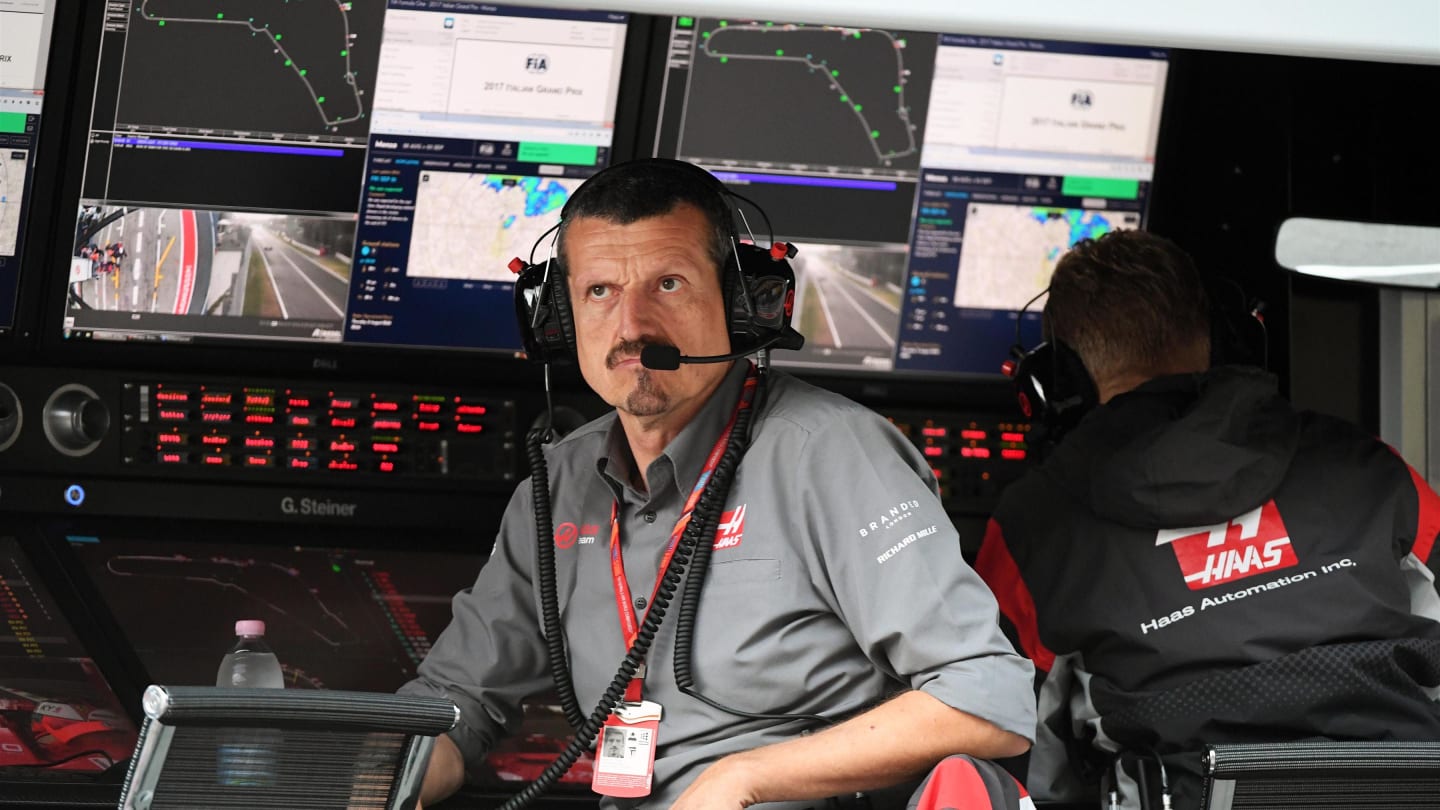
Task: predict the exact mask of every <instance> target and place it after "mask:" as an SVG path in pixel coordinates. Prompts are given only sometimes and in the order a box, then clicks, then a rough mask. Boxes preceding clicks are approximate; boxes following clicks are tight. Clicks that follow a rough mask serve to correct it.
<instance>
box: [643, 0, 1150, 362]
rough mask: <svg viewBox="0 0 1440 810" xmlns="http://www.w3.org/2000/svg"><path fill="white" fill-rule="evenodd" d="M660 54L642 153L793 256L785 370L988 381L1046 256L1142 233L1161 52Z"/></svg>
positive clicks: (900, 41) (710, 35)
mask: <svg viewBox="0 0 1440 810" xmlns="http://www.w3.org/2000/svg"><path fill="white" fill-rule="evenodd" d="M668 36H669V42H668V43H667V50H666V53H667V59H666V62H665V66H664V70H663V78H662V80H661V81H660V85H661V94H662V99H661V103H660V107H659V115H660V118H659V121H658V122H657V126H656V135H655V142H654V147H653V152H654V154H656V155H660V156H674V157H679V158H682V159H685V160H690V161H693V162H695V163H698V164H700V165H702V166H705V167H706V168H708V169H710V170H711V171H712V172H714V173H715V174H716V175H717V176H718V177H720V178H721V179H722V180H724V181H725V182H726V183H727V184H728V185H730V187H731V188H732V189H734V190H735V191H737V192H739V193H740V194H743V195H744V196H746V197H748V198H750V199H752V200H754V201H755V202H756V203H757V204H759V205H760V206H761V207H762V208H763V209H764V210H765V211H766V213H767V214H768V215H769V218H770V220H771V221H772V222H774V224H775V228H776V232H775V234H774V236H775V237H776V238H780V239H785V240H793V241H794V242H795V243H796V244H797V245H798V247H799V254H798V255H797V256H796V258H795V260H794V262H793V263H794V265H795V270H796V276H797V291H796V299H795V325H796V327H797V328H798V329H799V330H800V331H801V332H802V333H803V334H804V335H805V337H806V343H805V347H804V349H802V350H800V351H798V352H779V353H777V354H776V356H775V361H776V363H777V364H779V365H786V366H790V367H798V368H803V369H810V370H814V371H824V372H834V373H862V374H863V373H868V372H883V373H892V374H893V373H900V374H912V375H916V376H922V375H923V376H953V375H966V376H969V375H993V374H998V373H999V367H1000V363H1001V362H1002V361H1003V360H1004V359H1005V358H1006V353H1007V350H1008V349H1009V347H1010V345H1011V344H1013V343H1014V342H1016V338H1017V334H1018V336H1019V337H1020V340H1021V342H1022V343H1033V342H1036V341H1038V339H1039V326H1038V314H1037V313H1038V305H1037V306H1036V307H1035V309H1034V311H1033V312H1029V313H1028V314H1024V315H1021V314H1020V310H1021V309H1022V308H1023V307H1024V305H1025V303H1026V302H1027V301H1029V300H1030V299H1032V298H1034V297H1035V296H1036V295H1037V294H1040V293H1041V292H1043V290H1044V288H1045V286H1046V284H1047V282H1048V279H1049V275H1050V272H1051V270H1053V268H1054V266H1055V262H1056V260H1057V259H1058V258H1059V256H1060V254H1061V253H1063V252H1064V251H1065V250H1067V249H1068V248H1069V247H1070V246H1071V245H1073V244H1074V243H1075V242H1077V241H1079V240H1080V239H1082V238H1084V237H1087V236H1098V235H1100V234H1102V233H1105V232H1106V231H1109V230H1113V229H1117V228H1137V227H1142V226H1143V224H1144V217H1145V213H1146V207H1147V204H1148V200H1149V195H1150V181H1151V178H1152V176H1153V172H1154V163H1155V159H1154V156H1155V147H1156V141H1157V140H1158V133H1159V124H1160V112H1161V106H1162V102H1163V98H1164V90H1165V77H1166V66H1167V59H1168V54H1167V53H1166V52H1165V51H1163V50H1157V49H1152V48H1135V47H1123V46H1097V45H1086V44H1081V43H1069V42H1053V41H1039V40H1030V39H1002V38H995V37H972V36H961V35H953V34H939V35H937V34H922V33H915V32H906V31H890V30H881V29H875V28H851V27H842V26H827V25H800V24H789V23H778V22H772V21H749V20H726V19H710V18H703V17H677V18H674V19H673V20H672V21H671V23H670V26H669V30H668ZM751 224H752V226H753V225H755V223H753V222H752V223H751ZM757 230H758V229H757ZM755 235H756V236H757V237H758V238H759V239H761V240H764V239H767V238H769V236H770V235H769V234H767V233H758V232H757V233H756V234H755ZM1017 326H1018V327H1019V329H1018V331H1017Z"/></svg>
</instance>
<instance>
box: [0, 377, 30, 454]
mask: <svg viewBox="0 0 1440 810" xmlns="http://www.w3.org/2000/svg"><path fill="white" fill-rule="evenodd" d="M24 424H25V411H24V408H22V407H21V405H20V397H19V396H17V395H16V394H15V391H14V390H13V389H11V388H10V386H8V385H6V384H5V383H0V451H3V450H5V449H7V448H9V447H10V445H12V444H14V443H15V440H16V439H18V438H19V437H20V428H21V427H23V426H24Z"/></svg>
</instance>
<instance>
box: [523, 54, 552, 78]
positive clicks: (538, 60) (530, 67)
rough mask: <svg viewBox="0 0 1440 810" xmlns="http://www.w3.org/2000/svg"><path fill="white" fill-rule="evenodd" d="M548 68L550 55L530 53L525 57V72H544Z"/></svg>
mask: <svg viewBox="0 0 1440 810" xmlns="http://www.w3.org/2000/svg"><path fill="white" fill-rule="evenodd" d="M549 69H550V57H548V56H546V55H545V54H543V53H532V54H530V55H529V56H527V57H525V71H526V72H527V73H544V72H545V71H547V70H549Z"/></svg>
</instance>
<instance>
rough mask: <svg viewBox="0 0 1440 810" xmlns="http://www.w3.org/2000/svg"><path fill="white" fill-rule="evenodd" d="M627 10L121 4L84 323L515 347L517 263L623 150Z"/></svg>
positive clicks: (157, 333) (81, 295) (105, 54)
mask: <svg viewBox="0 0 1440 810" xmlns="http://www.w3.org/2000/svg"><path fill="white" fill-rule="evenodd" d="M627 25H628V16H627V15H625V14H620V13H610V12H600V11H561V10H553V9H522V8H519V7H511V6H497V5H493V4H488V3H480V2H465V1H464V0H389V2H378V1H377V2H366V3H337V2H318V0H311V1H310V2H299V1H298V0H297V2H286V1H285V0H217V1H216V2H211V3H205V4H203V7H201V6H198V5H196V4H195V3H193V2H187V1H186V0H109V2H108V4H107V14H106V18H105V24H104V26H103V31H102V33H101V35H100V38H99V41H98V42H97V43H95V47H97V48H98V59H99V69H98V70H97V73H96V78H95V84H94V96H93V105H92V109H91V110H89V115H90V120H89V128H88V130H86V131H85V132H84V135H85V137H86V138H87V142H86V144H85V150H84V157H85V160H84V176H83V180H82V183H81V193H80V199H79V201H78V203H79V204H78V205H77V208H76V211H75V216H76V227H75V240H74V249H73V251H72V252H71V253H72V255H71V256H69V257H68V259H67V266H66V267H64V268H60V269H59V271H60V272H66V273H68V295H67V296H66V303H65V313H64V321H63V329H64V335H65V337H67V338H70V339H92V340H93V339H109V340H131V341H136V340H138V341H157V342H158V341H167V342H197V341H198V342H236V341H241V342H253V341H259V340H268V341H286V342H299V343H307V342H308V343H362V344H367V345H379V346H399V347H437V348H449V349H462V350H480V351H490V352H497V353H510V354H513V353H515V352H517V351H518V350H519V348H520V338H519V332H518V329H517V327H516V325H515V323H514V317H513V303H512V297H511V282H510V277H511V275H510V272H509V270H508V269H507V264H508V262H509V261H510V259H511V258H512V257H514V256H516V255H520V254H523V253H526V252H527V251H528V250H529V248H530V245H531V243H532V242H533V241H534V239H535V237H536V236H537V235H538V234H539V233H541V232H543V231H544V230H545V229H546V228H549V227H550V226H551V225H553V224H554V223H555V221H556V220H557V219H558V211H559V208H560V206H561V205H563V204H564V202H565V200H566V199H568V197H569V194H570V193H571V192H572V191H573V190H574V188H575V187H576V186H577V185H578V184H579V183H580V182H581V181H583V180H584V179H585V178H586V177H588V176H589V175H590V174H593V173H594V172H596V171H598V170H599V169H601V168H604V166H606V165H607V164H608V163H609V161H610V159H611V150H612V147H613V143H612V142H613V138H614V129H615V110H616V107H617V103H618V102H617V99H618V95H619V87H620V73H621V63H622V57H623V54H624V49H625V42H626V33H627Z"/></svg>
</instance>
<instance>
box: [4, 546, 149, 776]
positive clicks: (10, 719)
mask: <svg viewBox="0 0 1440 810" xmlns="http://www.w3.org/2000/svg"><path fill="white" fill-rule="evenodd" d="M0 611H3V612H4V615H5V630H4V631H0V778H5V777H6V776H9V775H12V774H14V773H17V772H24V773H40V772H60V771H65V772H72V771H89V772H100V771H104V770H106V769H108V768H109V767H110V766H112V765H114V764H115V763H117V762H120V761H123V760H125V759H128V758H129V756H130V752H131V750H133V749H134V747H135V737H136V729H135V726H134V724H133V723H131V722H130V719H129V717H128V716H127V714H126V712H125V710H124V707H123V706H121V704H120V701H119V699H118V698H117V697H116V696H115V693H114V692H113V691H112V690H111V688H110V685H109V683H108V682H107V681H106V680H105V677H104V675H102V674H101V672H100V670H99V668H98V667H97V666H96V665H95V662H94V660H93V659H92V658H91V656H90V653H89V652H88V651H87V650H86V649H85V647H84V646H83V645H82V643H81V641H80V638H79V637H78V636H77V635H76V633H75V630H74V628H73V627H71V625H70V623H69V622H67V621H66V620H65V618H64V616H63V615H62V614H61V612H60V606H59V605H58V604H57V602H56V599H55V596H54V595H53V594H52V593H51V592H50V591H49V590H48V589H47V588H46V586H45V583H44V582H43V581H42V580H41V578H40V576H39V574H38V572H37V571H36V570H35V568H34V566H33V565H32V563H31V562H30V560H29V559H28V558H27V556H26V554H25V551H24V549H23V548H21V546H20V543H19V542H18V541H17V540H16V539H15V538H14V537H9V536H6V535H4V534H0Z"/></svg>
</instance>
